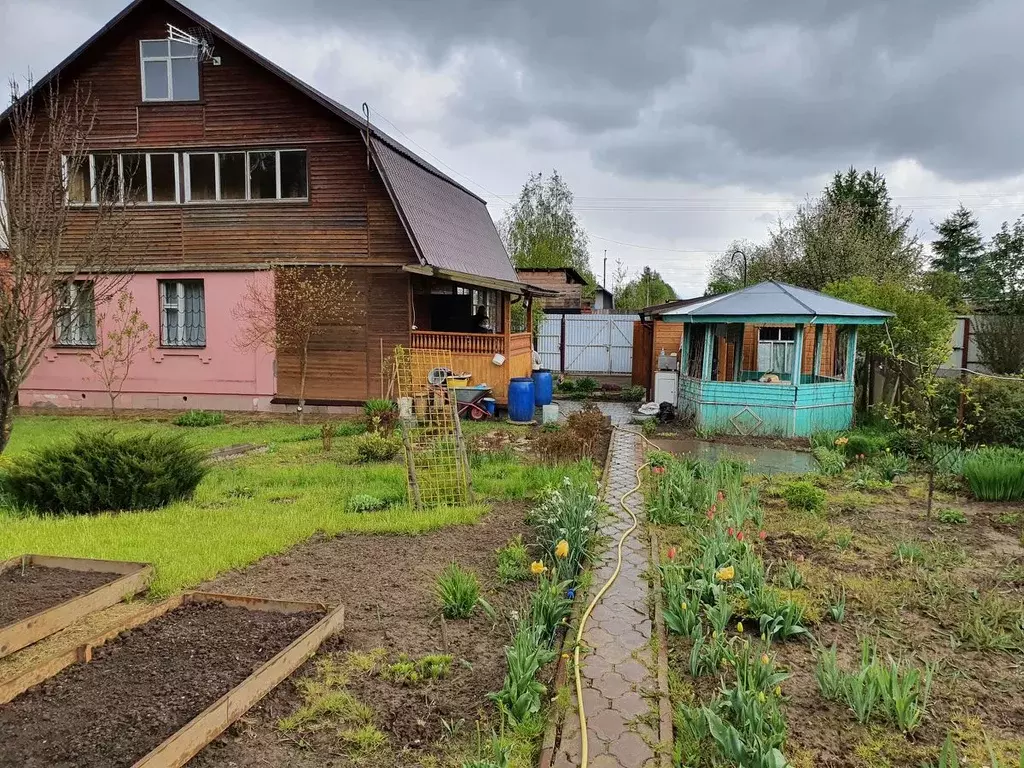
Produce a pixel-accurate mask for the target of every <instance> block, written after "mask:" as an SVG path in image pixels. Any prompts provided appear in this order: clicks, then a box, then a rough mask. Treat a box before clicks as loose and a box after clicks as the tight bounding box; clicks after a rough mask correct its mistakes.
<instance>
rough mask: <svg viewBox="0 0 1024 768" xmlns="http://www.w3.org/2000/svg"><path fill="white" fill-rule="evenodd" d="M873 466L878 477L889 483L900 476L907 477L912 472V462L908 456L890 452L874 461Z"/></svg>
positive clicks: (882, 454) (881, 454)
mask: <svg viewBox="0 0 1024 768" xmlns="http://www.w3.org/2000/svg"><path fill="white" fill-rule="evenodd" d="M871 466H872V467H874V468H875V471H876V472H877V473H878V476H879V477H880V478H882V480H884V481H885V482H887V483H891V482H892V481H893V480H895V479H896V478H897V477H899V476H900V475H905V474H907V472H909V471H910V462H909V461H908V460H907V457H906V456H904V455H902V454H899V453H893V452H892V451H888V450H887V451H885V453H880V454H878V455H877V456H876V457H875V458H874V459H872V461H871Z"/></svg>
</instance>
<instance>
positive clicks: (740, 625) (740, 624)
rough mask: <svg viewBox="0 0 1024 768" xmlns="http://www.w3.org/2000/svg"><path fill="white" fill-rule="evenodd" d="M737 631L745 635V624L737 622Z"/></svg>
mask: <svg viewBox="0 0 1024 768" xmlns="http://www.w3.org/2000/svg"><path fill="white" fill-rule="evenodd" d="M736 631H737V632H739V633H740V634H741V635H742V634H743V622H742V621H738V622H736Z"/></svg>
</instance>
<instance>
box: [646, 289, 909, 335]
mask: <svg viewBox="0 0 1024 768" xmlns="http://www.w3.org/2000/svg"><path fill="white" fill-rule="evenodd" d="M890 317H892V313H891V312H883V311H882V310H880V309H874V308H872V307H865V306H863V305H861V304H854V303H852V302H849V301H843V300H842V299H837V298H834V297H833V296H826V295H825V294H823V293H818V292H817V291H811V290H808V289H807V288H798V287H796V286H795V285H787V284H785V283H777V282H775V281H774V280H770V281H768V282H764V283H758V284H757V285H751V286H749V287H747V288H742V289H740V290H738V291H733V292H732V293H726V294H722V295H721V296H709V297H707V298H706V299H702V300H700V301H696V302H694V303H692V304H687V305H685V306H682V307H678V308H676V309H672V310H668V311H666V312H663V313H662V314H661V319H662V320H665V321H668V322H677V323H804V324H807V325H880V324H882V323H884V322H885V321H886V320H887V319H888V318H890Z"/></svg>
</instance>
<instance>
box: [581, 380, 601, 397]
mask: <svg viewBox="0 0 1024 768" xmlns="http://www.w3.org/2000/svg"><path fill="white" fill-rule="evenodd" d="M600 388H601V385H600V384H599V383H598V381H597V379H595V378H593V377H592V376H584V377H583V378H582V379H576V391H577V392H579V393H581V394H584V395H589V394H592V393H593V392H596V391H597V390H599V389H600Z"/></svg>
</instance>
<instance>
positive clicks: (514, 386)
mask: <svg viewBox="0 0 1024 768" xmlns="http://www.w3.org/2000/svg"><path fill="white" fill-rule="evenodd" d="M534 407H535V404H534V400H533V379H531V378H528V377H526V376H516V377H515V378H513V379H511V380H510V381H509V383H508V419H509V421H520V422H526V421H533V409H534Z"/></svg>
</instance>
